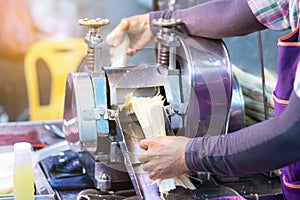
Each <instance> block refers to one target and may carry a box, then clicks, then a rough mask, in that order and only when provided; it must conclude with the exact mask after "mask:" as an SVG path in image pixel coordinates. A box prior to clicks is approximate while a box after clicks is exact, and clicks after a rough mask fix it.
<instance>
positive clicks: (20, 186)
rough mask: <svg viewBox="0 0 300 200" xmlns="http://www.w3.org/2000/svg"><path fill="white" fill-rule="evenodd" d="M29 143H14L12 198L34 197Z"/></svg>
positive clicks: (22, 199)
mask: <svg viewBox="0 0 300 200" xmlns="http://www.w3.org/2000/svg"><path fill="white" fill-rule="evenodd" d="M31 149H32V148H31V144H30V143H28V142H18V143H15V144H14V154H15V159H14V199H15V200H33V199H34V175H33V166H32V157H31V156H32V155H31Z"/></svg>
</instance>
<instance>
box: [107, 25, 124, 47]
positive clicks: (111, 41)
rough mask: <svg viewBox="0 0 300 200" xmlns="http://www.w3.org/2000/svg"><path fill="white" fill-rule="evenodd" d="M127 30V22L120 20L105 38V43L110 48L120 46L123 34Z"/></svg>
mask: <svg viewBox="0 0 300 200" xmlns="http://www.w3.org/2000/svg"><path fill="white" fill-rule="evenodd" d="M128 29H129V21H128V20H127V19H122V20H121V22H120V23H119V25H118V26H117V27H116V28H115V29H114V30H113V31H112V32H111V33H110V34H108V36H107V38H106V43H107V44H108V45H109V46H111V47H117V46H119V45H120V44H121V42H122V40H123V38H124V34H125V32H127V31H128Z"/></svg>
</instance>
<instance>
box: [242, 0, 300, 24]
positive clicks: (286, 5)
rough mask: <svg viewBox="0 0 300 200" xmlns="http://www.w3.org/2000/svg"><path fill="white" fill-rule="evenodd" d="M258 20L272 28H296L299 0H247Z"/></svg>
mask: <svg viewBox="0 0 300 200" xmlns="http://www.w3.org/2000/svg"><path fill="white" fill-rule="evenodd" d="M247 2H248V4H249V6H250V8H251V10H252V12H253V14H254V15H255V17H256V18H257V19H258V21H259V22H260V23H262V24H264V25H265V26H266V27H268V28H269V29H272V30H286V29H290V28H291V29H295V28H296V27H297V23H298V15H300V14H298V13H299V7H300V6H299V4H300V3H299V0H247Z"/></svg>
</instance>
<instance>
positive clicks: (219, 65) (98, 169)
mask: <svg viewBox="0 0 300 200" xmlns="http://www.w3.org/2000/svg"><path fill="white" fill-rule="evenodd" d="M169 31H170V32H169ZM169 31H167V32H168V37H167V39H168V38H170V37H171V35H173V36H174V38H175V36H176V40H173V39H174V38H173V39H172V41H171V43H170V44H168V42H170V41H169V40H165V39H166V38H165V36H163V37H161V38H159V37H158V38H157V40H156V41H157V42H158V43H159V44H162V43H163V44H164V45H165V46H167V47H173V46H174V45H173V43H174V42H176V45H175V46H176V54H174V57H172V59H174V58H175V59H176V62H171V63H172V66H171V67H170V66H169V67H166V66H165V65H164V64H161V63H160V62H157V63H154V64H153V63H149V64H144V65H141V66H127V67H109V66H108V67H103V71H101V72H88V73H87V72H82V73H81V72H80V73H71V74H70V75H69V76H68V80H67V89H66V97H65V112H64V125H63V129H64V132H65V134H66V139H67V140H68V141H69V143H70V144H71V148H72V146H75V147H77V148H75V150H76V149H77V150H78V151H80V152H81V154H82V156H81V157H82V158H81V161H82V163H84V165H86V167H87V168H88V169H87V172H88V174H90V176H91V177H92V178H93V179H94V181H95V186H96V187H97V188H98V189H100V190H108V189H110V187H111V189H112V188H113V187H114V185H115V184H118V183H120V182H126V181H128V182H130V180H131V183H132V185H133V186H134V188H135V191H136V193H137V195H138V197H139V198H140V199H143V198H145V199H155V198H157V199H158V198H159V195H158V192H157V186H156V184H152V183H153V181H152V180H150V179H149V178H148V174H147V172H144V171H143V170H142V167H141V165H140V162H139V160H138V154H140V153H141V152H142V150H141V148H140V147H139V142H140V140H141V139H142V138H144V135H143V131H142V129H141V127H140V125H139V122H138V121H137V119H136V117H135V115H134V113H127V112H125V111H120V110H119V109H118V108H119V106H120V105H122V104H124V102H125V99H126V97H127V96H128V95H129V94H130V95H133V96H137V97H153V96H155V95H157V94H160V95H162V96H163V97H164V99H165V111H166V116H165V118H166V119H168V120H167V121H168V123H166V129H167V133H168V134H170V133H171V134H173V133H175V135H177V136H180V135H184V136H187V137H197V136H201V135H204V134H210V135H215V134H218V135H219V134H227V133H228V126H229V125H230V123H229V121H230V119H233V117H231V111H232V110H234V113H235V115H242V114H243V113H242V112H237V110H239V111H241V110H242V108H239V106H242V105H243V103H240V104H238V103H236V104H231V101H232V95H233V91H232V90H233V88H235V89H236V87H237V88H238V85H236V84H234V83H235V82H234V81H233V74H232V72H231V63H230V60H229V56H228V53H227V49H226V47H225V45H224V43H223V42H222V41H221V40H208V39H204V38H191V37H187V36H186V35H182V34H180V33H175V32H173V31H171V30H169ZM174 34H176V35H174ZM173 36H172V37H173ZM172 42H173V43H172ZM166 44H167V45H166ZM174 44H175V43H174ZM168 53H169V52H168ZM174 53H175V50H174ZM169 56H170V55H167V54H166V55H165V57H166V58H167V57H169ZM164 62H166V63H167V62H169V64H170V60H169V61H167V60H164ZM175 63H176V64H175ZM238 94H240V93H238ZM241 97H242V96H241V95H237V98H235V100H237V101H238V98H241ZM231 105H234V106H236V107H234V109H231ZM237 122H238V123H241V124H242V123H243V120H240V121H237ZM241 124H240V125H241ZM235 125H236V124H235ZM238 125H239V124H238ZM241 127H242V125H241ZM121 152H122V155H121V154H120V153H121ZM124 164H125V165H124ZM125 175H126V176H125Z"/></svg>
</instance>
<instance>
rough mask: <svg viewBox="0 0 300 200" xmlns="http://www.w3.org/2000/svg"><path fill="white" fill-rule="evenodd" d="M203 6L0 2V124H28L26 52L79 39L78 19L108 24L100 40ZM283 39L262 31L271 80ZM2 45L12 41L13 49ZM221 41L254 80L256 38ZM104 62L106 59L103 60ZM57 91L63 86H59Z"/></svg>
mask: <svg viewBox="0 0 300 200" xmlns="http://www.w3.org/2000/svg"><path fill="white" fill-rule="evenodd" d="M202 2H203V0H202V1H199V0H189V1H188V0H178V1H172V0H171V1H167V0H165V1H164V0H163V1H152V0H43V1H39V0H2V1H1V4H2V5H0V13H2V14H0V15H1V16H0V19H1V20H2V30H3V31H2V32H0V42H2V43H3V41H4V42H5V41H6V43H8V44H7V45H8V46H7V47H6V46H4V45H1V46H0V94H1V97H0V105H1V106H2V107H0V112H6V114H7V115H2V117H0V122H1V121H2V122H5V121H26V120H29V115H30V113H29V108H28V91H27V90H28V88H27V86H26V81H25V75H24V74H25V72H24V69H25V66H24V58H25V56H26V53H27V50H28V48H29V47H30V46H31V45H32V44H33V43H34V42H36V41H38V40H56V41H59V40H64V39H66V38H84V35H85V33H86V31H87V29H86V28H84V27H80V26H79V25H78V19H80V18H85V17H89V18H97V17H101V18H108V19H110V21H111V24H110V25H109V26H106V27H103V28H102V31H101V33H102V36H103V37H104V38H105V37H106V35H107V34H108V33H109V32H110V31H111V30H112V29H113V28H114V27H115V26H116V25H117V24H118V23H119V21H120V19H122V18H125V17H129V16H132V15H136V14H142V13H146V12H149V11H151V10H154V9H167V8H169V7H174V8H176V9H180V8H185V7H189V6H192V5H195V4H198V3H202ZM7 13H9V14H7ZM283 34H286V33H285V32H280V33H278V32H273V31H269V30H266V31H262V41H263V60H264V66H265V67H266V68H267V69H269V70H270V72H272V73H273V75H274V77H275V78H276V66H277V45H276V44H277V38H278V37H280V36H281V35H283ZM7 41H16V44H17V45H16V44H10V43H9V42H7ZM224 41H225V43H226V45H227V48H228V51H229V54H230V58H231V61H232V63H233V64H234V65H235V66H238V67H239V68H241V69H243V70H245V71H247V72H250V73H252V74H255V75H257V76H259V75H260V68H259V67H260V57H259V49H258V39H257V33H253V34H250V35H247V36H243V37H236V38H228V39H224ZM19 43H24V44H19ZM106 51H107V49H106ZM104 60H106V61H107V60H109V59H107V58H104ZM104 64H107V63H104ZM39 65H40V66H39V68H38V76H39V78H38V85H39V97H40V103H41V104H47V103H48V102H49V101H50V100H49V99H50V96H49V91H50V90H51V86H50V82H51V77H50V76H49V69H47V67H46V64H45V63H43V62H40V63H39ZM61 87H65V85H64V84H62V85H61Z"/></svg>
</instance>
